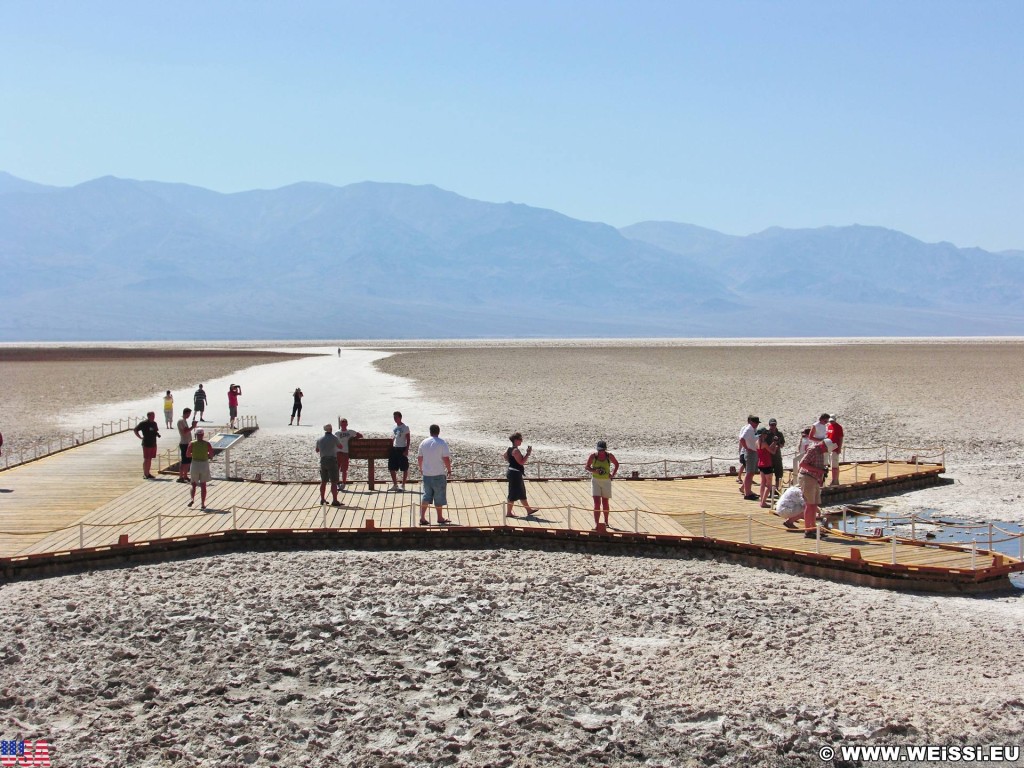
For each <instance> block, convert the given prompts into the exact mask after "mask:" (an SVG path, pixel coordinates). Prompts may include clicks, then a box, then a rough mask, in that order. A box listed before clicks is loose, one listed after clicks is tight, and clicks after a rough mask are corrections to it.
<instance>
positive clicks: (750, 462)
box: [746, 451, 757, 472]
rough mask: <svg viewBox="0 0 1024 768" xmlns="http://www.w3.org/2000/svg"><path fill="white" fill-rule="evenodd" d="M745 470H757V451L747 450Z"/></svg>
mask: <svg viewBox="0 0 1024 768" xmlns="http://www.w3.org/2000/svg"><path fill="white" fill-rule="evenodd" d="M746 455H747V472H757V451H747V454H746Z"/></svg>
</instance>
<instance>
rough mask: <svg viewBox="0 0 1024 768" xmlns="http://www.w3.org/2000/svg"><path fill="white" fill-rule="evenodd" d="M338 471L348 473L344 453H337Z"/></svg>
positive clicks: (346, 456) (346, 455)
mask: <svg viewBox="0 0 1024 768" xmlns="http://www.w3.org/2000/svg"><path fill="white" fill-rule="evenodd" d="M338 471H339V472H348V454H347V453H345V452H344V451H338Z"/></svg>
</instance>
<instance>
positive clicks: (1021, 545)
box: [1017, 533, 1024, 563]
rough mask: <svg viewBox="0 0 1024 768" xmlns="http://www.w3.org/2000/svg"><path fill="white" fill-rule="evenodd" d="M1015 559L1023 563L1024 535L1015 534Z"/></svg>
mask: <svg viewBox="0 0 1024 768" xmlns="http://www.w3.org/2000/svg"><path fill="white" fill-rule="evenodd" d="M1017 559H1018V560H1020V561H1021V562H1022V563H1024V533H1018V534H1017Z"/></svg>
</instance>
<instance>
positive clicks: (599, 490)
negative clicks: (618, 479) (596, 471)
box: [590, 477, 612, 499]
mask: <svg viewBox="0 0 1024 768" xmlns="http://www.w3.org/2000/svg"><path fill="white" fill-rule="evenodd" d="M590 495H591V496H597V497H600V498H602V499H610V498H611V497H612V479H611V478H610V477H601V478H597V477H592V478H590Z"/></svg>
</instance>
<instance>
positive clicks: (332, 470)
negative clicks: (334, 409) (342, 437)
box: [316, 424, 341, 507]
mask: <svg viewBox="0 0 1024 768" xmlns="http://www.w3.org/2000/svg"><path fill="white" fill-rule="evenodd" d="M333 430H334V427H332V426H331V425H330V424H324V436H323V437H321V438H320V439H319V440H317V441H316V452H317V453H318V454H320V503H321V504H326V503H327V495H326V493H325V492H326V490H327V483H330V484H331V506H332V507H340V506H341V502H339V501H338V449H339V448H340V447H341V443H339V442H338V438H337V437H335V436H334V432H333Z"/></svg>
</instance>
